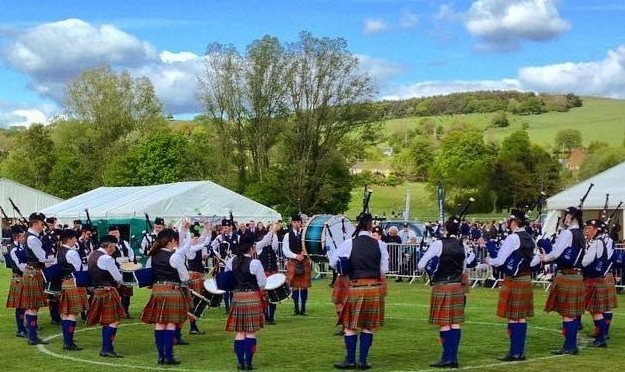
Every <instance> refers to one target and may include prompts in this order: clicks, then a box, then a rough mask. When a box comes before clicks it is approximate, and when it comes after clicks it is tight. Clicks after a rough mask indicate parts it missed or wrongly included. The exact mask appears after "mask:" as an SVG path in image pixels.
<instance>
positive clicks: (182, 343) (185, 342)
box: [176, 339, 189, 345]
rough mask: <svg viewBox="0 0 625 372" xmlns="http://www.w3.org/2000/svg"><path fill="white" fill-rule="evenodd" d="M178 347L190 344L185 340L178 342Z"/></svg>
mask: <svg viewBox="0 0 625 372" xmlns="http://www.w3.org/2000/svg"><path fill="white" fill-rule="evenodd" d="M176 345H189V343H188V342H187V341H185V340H183V339H179V340H176Z"/></svg>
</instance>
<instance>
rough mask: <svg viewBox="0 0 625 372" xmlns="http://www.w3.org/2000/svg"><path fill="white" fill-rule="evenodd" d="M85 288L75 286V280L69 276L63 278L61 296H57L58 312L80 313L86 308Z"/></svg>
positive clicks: (67, 313) (66, 313)
mask: <svg viewBox="0 0 625 372" xmlns="http://www.w3.org/2000/svg"><path fill="white" fill-rule="evenodd" d="M87 308H88V299H87V288H84V287H76V280H75V279H74V278H69V279H65V280H63V284H62V285H61V296H60V298H59V312H60V313H61V314H65V315H69V314H74V315H76V314H80V313H81V312H83V311H85V310H87Z"/></svg>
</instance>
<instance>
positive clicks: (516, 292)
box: [497, 275, 534, 320]
mask: <svg viewBox="0 0 625 372" xmlns="http://www.w3.org/2000/svg"><path fill="white" fill-rule="evenodd" d="M497 316H498V317H500V318H504V319H510V320H519V319H525V318H528V317H532V316H534V292H533V290H532V281H531V279H530V277H529V275H523V276H517V277H510V276H506V277H505V278H504V280H503V284H502V285H501V289H500V290H499V301H498V302H497Z"/></svg>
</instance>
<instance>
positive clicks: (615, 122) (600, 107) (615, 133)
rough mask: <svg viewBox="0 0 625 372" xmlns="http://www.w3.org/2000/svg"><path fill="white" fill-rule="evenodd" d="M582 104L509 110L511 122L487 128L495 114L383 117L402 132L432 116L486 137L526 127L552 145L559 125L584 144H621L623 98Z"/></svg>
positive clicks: (624, 130) (534, 136)
mask: <svg viewBox="0 0 625 372" xmlns="http://www.w3.org/2000/svg"><path fill="white" fill-rule="evenodd" d="M583 103H584V104H583V106H582V107H578V108H574V109H571V110H570V111H569V112H548V113H545V114H540V115H523V116H519V115H512V114H508V118H509V119H510V122H511V125H510V126H509V127H507V128H503V129H493V128H488V126H489V124H490V119H491V117H492V116H493V115H494V114H469V115H448V116H434V117H411V118H402V119H393V120H388V121H386V127H387V129H388V130H389V132H390V133H396V134H397V135H402V134H403V133H404V132H405V131H407V130H410V129H414V128H416V127H417V125H418V124H419V123H420V122H421V121H422V120H423V119H425V118H432V119H434V120H435V121H437V122H439V123H440V124H441V125H442V126H443V127H444V128H448V127H449V126H451V125H452V123H454V122H466V123H467V124H472V125H476V126H477V127H479V128H483V129H484V130H485V137H486V139H492V140H496V141H499V140H501V139H502V138H504V137H506V136H508V135H510V134H511V133H512V132H514V131H516V130H520V129H521V128H522V124H523V123H528V124H529V128H528V129H527V131H528V133H529V136H530V139H531V140H532V141H533V142H536V143H540V144H543V145H544V146H546V147H550V146H552V145H553V143H554V141H555V136H556V133H557V132H558V131H560V130H562V129H570V128H574V129H579V130H580V131H581V133H582V139H583V142H584V145H585V146H588V145H589V144H590V143H591V142H593V141H603V142H607V143H608V144H610V145H612V146H621V145H622V144H623V142H624V140H625V100H617V99H609V98H597V97H583Z"/></svg>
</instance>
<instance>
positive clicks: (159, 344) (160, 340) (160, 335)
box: [154, 329, 165, 360]
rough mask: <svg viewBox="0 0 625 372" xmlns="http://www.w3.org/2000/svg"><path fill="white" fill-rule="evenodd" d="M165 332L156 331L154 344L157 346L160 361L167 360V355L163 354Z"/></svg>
mask: <svg viewBox="0 0 625 372" xmlns="http://www.w3.org/2000/svg"><path fill="white" fill-rule="evenodd" d="M163 332H165V331H163V330H156V329H155V330H154V344H155V345H156V351H157V352H158V359H159V360H162V359H164V358H165V354H164V352H163Z"/></svg>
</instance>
